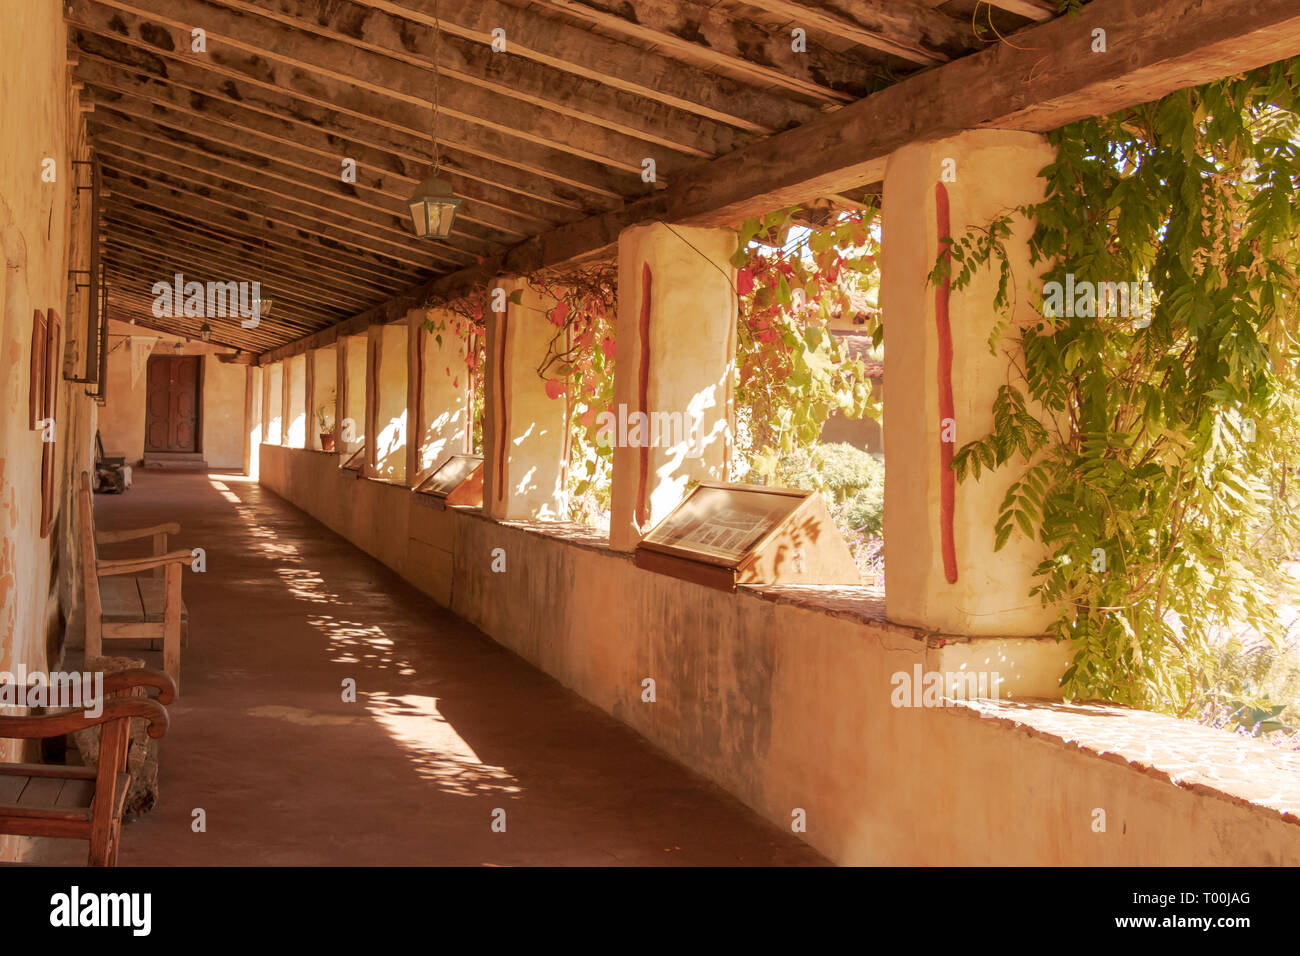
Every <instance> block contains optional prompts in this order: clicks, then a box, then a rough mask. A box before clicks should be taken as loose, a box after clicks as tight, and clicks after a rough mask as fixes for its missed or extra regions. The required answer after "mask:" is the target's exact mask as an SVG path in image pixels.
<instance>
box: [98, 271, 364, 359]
mask: <svg viewBox="0 0 1300 956" xmlns="http://www.w3.org/2000/svg"><path fill="white" fill-rule="evenodd" d="M168 270H170V271H168ZM178 271H182V270H180V269H177V268H176V267H175V266H173V265H171V264H169V262H168V261H167V260H165V259H156V258H151V257H149V256H139V257H135V256H127V255H122V256H121V257H120V258H118V259H115V260H113V261H111V262H109V263H107V264H106V265H105V274H106V275H110V276H118V277H120V283H121V284H123V285H124V288H123V289H122V290H120V291H123V292H124V293H126V294H130V295H133V296H141V297H143V298H145V299H148V300H149V303H150V309H151V310H152V308H153V302H154V298H155V297H154V295H153V294H152V289H153V284H154V283H155V282H168V283H170V282H171V281H172V280H173V277H174V275H175V273H176V272H178ZM215 274H216V275H220V274H221V273H215ZM183 275H184V276H185V281H186V282H201V283H204V284H206V283H207V282H216V281H218V280H217V279H213V278H211V277H210V275H209V274H206V273H203V272H201V271H199V270H195V269H191V271H189V272H183ZM140 276H146V277H149V280H148V281H147V282H145V283H144V284H143V285H141V284H139V283H140V281H141V280H140V278H139V277H140ZM263 293H264V294H265V296H266V297H267V298H269V299H271V300H272V302H273V303H274V305H273V307H272V309H271V315H268V316H264V317H262V318H261V320H260V321H259V323H258V325H257V326H256V328H258V329H260V328H261V327H262V323H269V322H270V321H271V320H272V319H275V320H276V322H277V323H278V324H279V328H280V331H281V332H283V333H285V334H288V335H290V336H291V337H294V338H297V337H301V336H303V335H309V334H311V333H312V332H314V331H319V330H320V329H321V328H324V327H326V326H328V325H330V324H331V323H332V322H337V321H338V317H339V313H337V312H325V311H316V310H313V309H308V308H305V307H304V306H303V304H302V302H300V301H298V300H296V299H294V298H293V296H292V295H290V294H289V293H288V292H287V291H286V290H285V289H283V288H279V287H276V288H271V287H270V286H264V287H263ZM207 320H208V322H210V323H214V324H215V323H218V322H220V323H222V324H223V325H226V326H236V327H239V328H240V332H243V333H251V332H252V331H254V330H253V329H245V328H242V327H241V326H240V325H239V323H240V322H241V321H243V320H242V319H241V318H240V316H238V315H227V316H224V317H223V316H212V317H208V319H207ZM195 322H196V323H198V324H202V322H203V318H202V317H200V318H197V319H195ZM271 338H275V335H272V336H271ZM243 339H244V341H243V343H242V347H245V348H250V349H251V348H252V347H253V345H254V342H255V339H254V337H253V336H252V335H245V336H243ZM236 341H238V339H236Z"/></svg>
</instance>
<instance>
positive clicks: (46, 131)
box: [0, 0, 95, 862]
mask: <svg viewBox="0 0 1300 956" xmlns="http://www.w3.org/2000/svg"><path fill="white" fill-rule="evenodd" d="M0 23H3V24H4V28H3V29H2V30H0V103H3V104H4V106H3V108H4V115H3V134H4V135H3V136H0V363H3V365H2V366H0V390H2V391H3V396H0V401H3V407H4V410H5V411H4V414H3V415H0V670H4V671H9V670H12V669H13V668H14V667H15V666H16V665H18V664H22V665H25V666H26V667H27V668H28V669H29V670H32V669H47V668H55V669H57V667H58V666H59V665H60V663H61V656H62V646H63V628H64V620H65V618H66V617H67V616H68V614H69V611H70V607H71V605H72V602H73V600H74V596H75V595H76V593H77V590H78V588H79V583H78V582H79V580H80V579H79V575H78V569H77V568H76V566H75V562H74V561H73V554H74V548H73V547H72V541H73V540H74V533H73V532H74V529H73V528H71V527H70V522H71V521H72V516H73V514H74V513H75V512H74V509H73V508H72V507H71V502H72V487H73V486H72V482H71V481H70V480H69V479H70V477H71V476H72V475H75V474H78V473H79V472H80V471H81V470H82V469H84V468H86V467H88V465H89V461H90V458H89V453H90V442H91V440H92V438H93V436H94V420H95V408H94V404H93V402H91V401H90V400H89V399H88V398H87V397H86V395H85V387H84V386H82V385H74V384H72V383H69V382H65V381H64V380H63V370H64V363H63V355H62V354H61V355H60V356H59V359H58V361H56V366H57V369H58V376H59V377H58V379H57V381H56V383H55V387H56V389H57V411H56V415H55V421H56V429H55V446H54V466H55V467H54V480H55V482H56V485H55V493H54V503H55V507H56V515H57V518H56V521H55V524H54V528H53V530H52V532H51V534H50V536H49V537H47V538H43V537H41V529H40V517H41V455H42V447H43V446H42V441H41V432H40V431H34V430H32V429H31V428H30V422H29V421H28V387H29V380H30V354H31V344H32V343H31V338H32V313H33V310H35V309H40V310H42V311H48V310H50V309H53V310H55V311H56V312H58V314H59V316H60V318H61V320H62V325H63V332H62V337H61V343H60V345H61V352H62V353H63V354H66V355H76V354H82V353H78V352H77V350H78V349H79V348H83V347H84V344H83V343H81V342H79V341H78V339H79V336H78V333H77V330H76V328H75V325H74V323H75V322H77V321H78V320H80V318H81V317H82V315H83V314H84V313H83V311H82V310H84V307H85V297H84V295H76V294H74V290H72V289H70V288H69V283H68V269H70V268H82V267H83V266H84V263H83V261H82V259H80V258H78V259H73V258H70V257H69V253H68V250H69V247H70V245H71V244H72V243H73V242H76V243H77V248H79V249H81V250H83V252H84V250H85V249H87V248H88V239H89V233H88V226H87V222H88V217H87V216H86V215H85V212H84V210H81V207H80V205H79V197H78V195H77V193H76V191H75V188H74V187H75V185H76V183H77V181H78V180H77V172H76V168H75V167H74V166H73V165H72V161H73V160H74V159H81V158H84V146H83V140H82V137H81V135H80V126H79V125H78V124H77V122H76V121H77V118H78V116H79V114H78V113H77V111H76V104H75V100H74V99H73V98H72V97H71V95H70V93H69V91H68V86H67V72H66V70H67V68H66V64H65V50H66V44H67V31H66V28H65V27H64V24H63V19H62V10H61V6H60V4H58V3H55V2H53V0H40V2H32V0H0ZM47 157H48V158H51V159H53V160H54V166H53V171H54V177H55V178H54V181H53V182H45V181H42V163H43V160H45V159H46V158H47ZM78 212H79V214H78ZM74 216H76V218H75V219H74ZM70 341H71V343H72V344H71V345H70V344H69V343H70ZM31 755H32V745H31V744H28V745H26V746H24V745H22V744H20V743H19V742H17V741H9V740H3V741H0V760H13V759H18V758H19V757H30V756H31ZM24 844H25V841H23V840H21V839H18V838H14V837H8V836H0V862H4V861H12V860H15V859H19V858H20V857H21V855H22V849H23V846H24Z"/></svg>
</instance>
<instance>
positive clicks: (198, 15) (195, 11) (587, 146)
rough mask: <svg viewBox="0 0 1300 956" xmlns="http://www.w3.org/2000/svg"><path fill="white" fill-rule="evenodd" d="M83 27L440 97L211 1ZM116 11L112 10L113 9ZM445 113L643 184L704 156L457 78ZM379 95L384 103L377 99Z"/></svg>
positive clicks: (418, 72)
mask: <svg viewBox="0 0 1300 956" xmlns="http://www.w3.org/2000/svg"><path fill="white" fill-rule="evenodd" d="M73 5H74V8H75V9H76V10H77V11H78V15H77V18H76V22H77V24H78V26H83V25H84V24H83V23H82V22H81V20H82V16H81V13H82V11H89V10H92V9H94V8H100V9H102V10H104V11H105V12H107V13H109V16H108V17H107V18H105V19H106V20H107V24H106V27H105V28H106V29H107V30H108V35H113V34H114V33H120V32H121V30H120V28H119V29H114V28H115V27H117V26H118V24H119V23H120V21H121V20H122V18H123V17H125V16H130V17H135V18H137V19H138V20H141V21H143V22H144V24H145V25H146V26H147V27H148V29H147V32H149V33H151V34H152V35H153V36H154V38H155V39H161V37H162V35H163V33H160V32H159V31H164V32H165V34H166V35H167V36H169V40H168V41H167V42H169V43H171V44H172V47H171V49H172V51H174V52H175V53H176V54H177V55H179V56H180V57H181V58H182V59H189V60H196V59H198V58H203V59H212V58H214V57H215V56H216V55H217V53H218V52H221V53H225V52H226V51H227V50H228V49H233V50H237V51H240V52H242V53H244V54H246V55H250V56H254V57H256V58H257V59H258V61H260V62H261V63H265V62H267V61H271V62H277V63H281V64H283V65H285V66H287V67H290V68H292V69H294V70H297V71H300V72H305V73H307V74H309V75H317V76H322V77H328V78H330V79H333V80H336V81H339V82H344V83H347V84H349V85H350V86H353V87H355V88H357V89H359V90H364V91H365V92H366V93H368V94H370V98H371V102H372V104H373V106H372V108H374V109H378V110H383V109H386V106H385V105H384V104H385V103H386V102H387V101H388V100H398V101H402V102H406V103H409V104H412V105H415V106H419V107H422V108H426V107H427V105H428V103H429V101H430V98H431V96H432V89H433V80H432V74H431V71H430V70H427V69H422V68H419V67H415V66H412V65H411V64H409V63H404V62H402V61H400V60H394V59H392V58H389V57H385V56H381V55H378V54H374V53H370V52H368V51H366V50H361V49H357V48H356V47H353V46H350V45H347V44H343V43H340V42H338V41H335V40H330V39H326V38H324V37H319V36H313V35H312V34H309V33H305V32H303V31H301V30H297V29H291V28H290V29H286V28H285V27H284V26H283V25H281V24H277V23H276V22H275V21H272V20H267V19H265V18H263V17H261V16H256V15H252V14H246V13H241V12H238V11H234V10H231V9H228V8H225V7H221V6H218V5H216V4H213V3H208V2H205V0H73ZM110 11H111V12H110ZM194 24H202V25H203V29H204V30H205V31H206V32H207V44H208V51H209V52H208V53H206V54H193V53H189V52H188V50H189V40H190V33H189V31H190V29H191V27H192V26H193V25H194ZM440 87H441V90H440V95H441V100H442V102H441V104H440V113H441V114H442V115H446V116H455V117H459V118H460V119H462V120H464V121H467V122H469V123H472V124H474V125H478V126H486V127H488V128H491V129H496V130H497V131H499V132H502V133H505V134H507V135H510V136H515V137H518V138H520V139H523V140H525V141H528V142H532V143H537V144H538V145H543V146H548V147H550V148H552V149H557V150H560V151H561V152H567V153H571V154H572V155H574V156H578V157H581V158H584V159H587V160H589V161H591V162H595V163H598V164H601V165H604V166H607V167H609V168H610V169H612V170H618V171H622V172H623V173H625V174H630V175H632V176H634V177H635V179H634V181H633V185H634V184H635V183H639V182H640V172H641V160H642V158H643V157H645V156H654V157H655V159H656V162H657V163H658V165H659V168H660V170H661V176H662V177H663V178H665V179H666V178H668V177H669V176H671V175H672V174H674V173H675V172H679V171H681V170H682V169H684V168H685V167H686V166H687V165H689V164H691V163H692V162H694V161H695V159H697V158H698V157H695V156H690V155H685V154H682V153H680V152H677V151H675V150H670V149H667V148H665V147H664V146H662V145H660V144H653V143H650V142H647V141H646V140H644V139H639V138H636V137H632V136H629V135H627V134H624V133H619V132H614V131H611V130H606V129H602V128H601V127H599V126H597V125H595V124H593V123H590V122H587V121H582V120H578V119H575V118H574V117H572V116H564V115H562V114H560V113H557V112H555V111H554V110H550V109H546V108H543V107H540V106H536V105H535V104H532V103H528V102H525V101H523V100H519V99H514V98H511V97H509V96H506V95H505V94H502V93H496V92H493V91H490V90H485V89H483V88H481V87H476V86H474V85H472V84H469V83H466V82H464V81H463V80H459V79H457V78H456V77H453V76H446V75H444V76H443V77H442V78H441V80H440ZM375 97H379V98H380V99H379V100H378V101H376V100H375V99H374V98H375Z"/></svg>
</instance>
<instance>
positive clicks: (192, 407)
mask: <svg viewBox="0 0 1300 956" xmlns="http://www.w3.org/2000/svg"><path fill="white" fill-rule="evenodd" d="M145 381H146V391H145V413H144V450H145V451H169V452H196V451H198V450H199V356H197V355H151V356H150V357H149V365H148V368H147V369H146V372H145Z"/></svg>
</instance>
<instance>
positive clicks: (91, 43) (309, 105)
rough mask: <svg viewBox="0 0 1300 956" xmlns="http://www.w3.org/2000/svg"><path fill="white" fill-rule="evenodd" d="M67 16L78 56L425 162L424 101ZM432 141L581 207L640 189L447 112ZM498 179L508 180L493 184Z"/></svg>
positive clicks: (110, 20)
mask: <svg viewBox="0 0 1300 956" xmlns="http://www.w3.org/2000/svg"><path fill="white" fill-rule="evenodd" d="M87 18H90V19H91V20H92V22H93V24H94V25H95V27H96V29H103V30H105V31H107V32H105V33H98V32H96V29H87V27H86V24H85V22H84V21H85V19H87ZM101 21H102V22H101ZM69 22H70V24H71V25H72V26H73V28H74V30H75V31H76V34H77V43H78V47H79V49H80V50H81V51H82V54H83V56H84V55H85V54H87V53H93V54H94V55H97V56H100V57H102V58H104V59H107V60H111V61H113V62H115V63H117V64H119V65H120V66H121V67H122V68H123V69H130V70H135V71H137V72H138V73H141V74H145V75H148V76H150V77H152V78H154V79H157V80H160V81H161V82H164V83H170V82H173V79H172V78H173V77H174V78H175V80H174V82H176V83H177V84H178V85H180V86H182V87H183V88H187V89H192V90H194V91H196V92H199V93H202V94H203V95H204V96H208V97H212V98H216V99H222V100H225V101H227V102H234V103H238V104H240V105H244V106H247V107H249V108H250V109H257V110H260V111H262V112H269V113H271V114H273V115H280V116H282V117H284V118H286V119H295V120H297V121H298V122H303V123H307V124H309V125H313V126H316V127H317V128H320V129H322V130H323V131H325V132H326V133H329V134H331V135H346V134H350V135H353V136H356V137H357V138H359V139H362V140H363V141H365V142H371V143H372V144H373V145H376V146H379V147H380V148H383V149H386V150H387V151H389V152H393V153H395V154H398V155H409V154H410V153H411V147H412V144H415V145H416V146H417V151H416V152H415V153H414V156H412V158H413V159H414V161H416V162H423V163H428V162H430V145H429V129H430V124H431V122H432V118H433V110H432V109H431V108H429V107H428V106H416V105H413V104H410V103H405V102H401V101H396V100H394V101H390V102H388V103H386V104H385V108H384V109H383V110H382V111H380V110H376V108H375V103H374V98H373V97H372V96H370V95H368V94H367V93H366V91H364V90H358V89H356V88H355V87H353V86H352V85H351V84H348V83H344V82H341V81H338V80H333V79H330V78H329V77H309V76H305V75H303V73H302V72H301V71H298V70H293V69H290V68H288V67H285V66H284V65H282V64H278V63H274V62H272V61H269V60H264V59H262V58H260V57H252V56H245V55H243V54H239V53H237V52H235V51H219V53H214V55H212V56H210V57H207V58H206V59H202V58H196V57H183V56H182V54H181V53H178V52H176V51H175V50H174V49H173V48H172V47H171V46H170V44H171V43H172V42H174V41H173V40H172V38H171V35H170V33H167V32H163V33H161V34H159V33H157V32H156V31H155V30H154V29H153V27H152V25H148V26H147V28H145V29H143V30H142V29H141V28H142V26H143V25H144V24H143V23H142V21H141V20H140V19H139V18H133V17H105V16H103V15H102V11H99V10H98V9H97V8H87V10H86V11H84V12H83V14H81V15H80V18H78V17H74V18H71V19H70V20H69ZM110 24H111V25H112V26H110ZM371 130H377V131H379V132H381V133H382V132H383V131H387V137H388V139H387V140H385V139H379V138H376V137H374V136H372V135H371V134H370V132H369V131H371ZM408 137H409V138H408ZM438 140H439V145H440V146H441V147H442V150H443V151H444V162H447V163H448V164H449V165H452V166H453V167H456V168H459V169H462V170H465V169H468V168H470V167H472V166H475V165H477V164H479V163H484V162H486V163H487V164H489V167H490V168H500V167H506V168H513V169H515V170H517V171H518V177H519V178H520V179H521V180H523V181H527V179H528V178H529V177H532V178H534V179H537V178H540V181H539V182H537V185H536V190H537V192H538V194H539V195H542V196H548V198H550V199H551V200H552V201H554V202H559V203H561V204H569V205H571V206H572V207H573V208H582V209H584V211H587V212H590V211H591V206H592V205H593V204H594V205H596V206H597V207H598V208H600V209H604V208H609V206H610V205H611V204H612V203H613V202H615V201H619V200H622V199H623V198H624V197H625V196H628V195H633V194H637V193H643V192H646V191H648V188H647V187H644V185H643V184H641V180H640V177H639V176H637V177H635V178H632V177H629V176H628V175H627V174H626V173H623V172H621V171H616V170H611V169H609V168H608V167H605V166H602V165H601V164H599V163H595V162H592V161H590V160H587V159H583V158H582V157H579V156H573V155H570V154H569V153H566V152H561V151H559V150H554V149H550V148H548V147H545V146H539V145H537V144H535V143H529V142H525V141H523V140H520V139H517V138H515V137H513V136H509V135H506V134H504V133H501V132H499V131H497V130H495V129H492V128H489V127H484V126H476V125H474V124H473V123H467V122H464V121H462V120H460V119H458V118H456V117H455V116H448V115H444V116H442V117H440V118H439V120H438ZM462 158H463V161H460V162H459V165H457V164H458V160H461V159H462ZM506 182H509V180H507V179H503V180H502V183H503V184H504V183H506Z"/></svg>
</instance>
